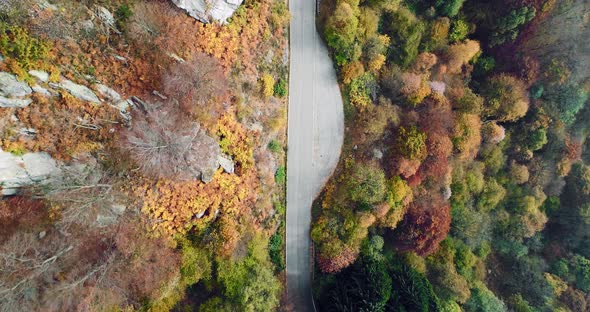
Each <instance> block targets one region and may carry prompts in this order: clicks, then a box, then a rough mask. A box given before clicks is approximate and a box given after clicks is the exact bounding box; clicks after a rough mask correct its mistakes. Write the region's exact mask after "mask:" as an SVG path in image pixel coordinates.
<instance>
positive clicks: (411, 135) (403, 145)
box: [396, 126, 427, 160]
mask: <svg viewBox="0 0 590 312" xmlns="http://www.w3.org/2000/svg"><path fill="white" fill-rule="evenodd" d="M396 148H397V150H398V152H399V153H400V155H402V156H403V157H406V158H408V159H410V160H424V158H426V155H427V153H426V133H424V132H422V131H420V130H418V128H416V126H410V127H399V129H398V135H397V138H396Z"/></svg>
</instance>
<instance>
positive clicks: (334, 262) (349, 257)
mask: <svg viewBox="0 0 590 312" xmlns="http://www.w3.org/2000/svg"><path fill="white" fill-rule="evenodd" d="M357 257H358V252H355V251H353V250H352V249H351V248H349V247H345V248H344V249H343V250H342V251H341V252H340V253H339V254H338V255H337V256H335V257H330V258H327V257H323V256H322V255H321V254H318V255H317V257H316V259H317V262H318V267H319V268H320V270H322V272H324V273H335V272H339V271H340V270H342V269H343V268H345V267H347V266H349V265H351V264H352V263H353V262H354V261H355V260H356V258H357Z"/></svg>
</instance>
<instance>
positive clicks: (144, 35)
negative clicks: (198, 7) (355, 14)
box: [0, 0, 289, 312]
mask: <svg viewBox="0 0 590 312" xmlns="http://www.w3.org/2000/svg"><path fill="white" fill-rule="evenodd" d="M288 22H289V13H288V8H287V6H286V3H285V2H283V1H278V0H248V1H245V3H243V4H242V5H241V6H239V8H237V10H236V11H235V12H234V14H233V16H231V17H230V18H229V19H228V20H227V21H224V22H223V23H222V22H214V23H203V22H200V21H197V20H196V19H194V18H192V17H190V16H189V15H188V14H187V13H186V12H185V11H183V10H181V9H179V8H178V7H176V6H175V5H174V4H173V3H172V2H171V1H159V0H145V1H144V0H113V1H110V0H109V1H107V0H83V1H71V0H50V1H45V0H0V172H1V174H0V191H1V195H0V197H1V200H0V311H2V312H5V311H6V312H17V311H272V310H275V309H276V308H277V307H278V306H279V304H280V302H281V300H284V299H283V298H282V296H283V291H282V290H283V284H284V251H283V245H284V243H283V242H284V224H283V223H284V222H283V219H284V214H285V152H284V150H285V143H286V138H285V137H286V105H287V99H286V95H287V89H288V85H287V73H288V69H287V68H288V67H287V66H288V62H287V61H288V59H287V58H286V57H285V53H286V49H285V48H286V47H287V45H288V42H287V39H288V37H287V34H288V32H287V27H288Z"/></svg>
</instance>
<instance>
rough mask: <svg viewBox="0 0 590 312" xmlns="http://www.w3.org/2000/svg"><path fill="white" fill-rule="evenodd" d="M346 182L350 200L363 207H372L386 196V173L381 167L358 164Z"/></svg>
mask: <svg viewBox="0 0 590 312" xmlns="http://www.w3.org/2000/svg"><path fill="white" fill-rule="evenodd" d="M345 183H346V184H345V185H346V189H347V191H348V196H349V197H350V200H352V201H354V202H356V203H358V204H359V205H361V207H362V208H367V209H370V208H371V205H373V204H377V203H380V202H382V201H383V200H384V198H385V193H386V190H387V188H386V180H385V174H384V173H383V170H381V169H379V168H376V167H373V166H367V165H363V164H357V165H356V166H355V167H354V168H353V169H352V172H351V173H350V175H349V176H348V177H347V178H346V182H345Z"/></svg>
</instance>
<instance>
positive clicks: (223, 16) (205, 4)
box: [172, 0, 243, 24]
mask: <svg viewBox="0 0 590 312" xmlns="http://www.w3.org/2000/svg"><path fill="white" fill-rule="evenodd" d="M172 2H173V3H174V4H175V5H176V6H178V7H179V8H181V9H183V10H185V11H186V12H187V13H188V14H189V15H190V16H192V17H194V18H196V19H197V20H199V21H201V22H203V23H212V22H214V21H217V22H219V23H222V24H224V23H226V22H227V19H228V18H230V17H231V16H232V15H233V14H234V12H235V11H236V10H237V9H238V7H239V6H240V5H241V4H242V2H243V0H172Z"/></svg>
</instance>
